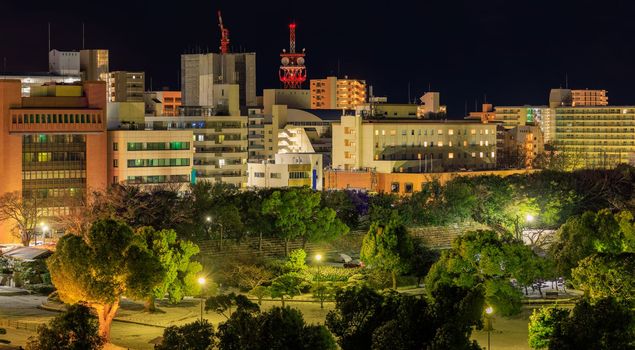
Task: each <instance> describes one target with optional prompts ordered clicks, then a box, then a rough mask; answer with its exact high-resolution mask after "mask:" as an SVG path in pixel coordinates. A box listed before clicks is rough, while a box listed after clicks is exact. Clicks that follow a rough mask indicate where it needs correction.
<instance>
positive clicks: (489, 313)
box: [485, 306, 494, 350]
mask: <svg viewBox="0 0 635 350" xmlns="http://www.w3.org/2000/svg"><path fill="white" fill-rule="evenodd" d="M493 313H494V309H493V308H492V307H491V306H488V307H487V308H485V320H486V321H487V324H486V327H487V350H490V334H491V333H492V314H493Z"/></svg>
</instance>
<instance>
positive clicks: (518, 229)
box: [515, 214, 536, 242]
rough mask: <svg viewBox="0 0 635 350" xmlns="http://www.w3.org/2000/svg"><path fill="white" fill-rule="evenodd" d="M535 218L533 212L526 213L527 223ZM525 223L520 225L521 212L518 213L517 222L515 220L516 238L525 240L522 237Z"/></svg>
mask: <svg viewBox="0 0 635 350" xmlns="http://www.w3.org/2000/svg"><path fill="white" fill-rule="evenodd" d="M534 220H536V217H535V216H533V215H532V214H526V215H525V223H531V222H533V221H534ZM523 228H524V225H523V227H521V225H520V214H517V215H516V222H515V229H516V239H517V240H519V241H521V242H522V241H523V239H522V231H523Z"/></svg>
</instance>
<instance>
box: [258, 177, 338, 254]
mask: <svg viewBox="0 0 635 350" xmlns="http://www.w3.org/2000/svg"><path fill="white" fill-rule="evenodd" d="M320 196H321V195H320V193H319V192H313V191H311V190H310V189H308V188H291V189H288V190H286V191H284V192H281V191H275V192H273V193H272V194H271V196H270V197H269V198H267V199H266V200H265V201H264V202H263V204H262V212H263V214H267V215H271V216H272V217H273V218H274V227H275V229H276V230H277V231H278V236H279V237H280V238H282V239H283V240H284V247H285V255H288V254H289V241H290V240H292V239H296V238H302V240H303V244H305V243H306V242H319V241H330V240H332V239H334V238H336V237H338V236H340V235H344V234H346V233H348V230H349V229H348V227H347V226H346V225H344V223H342V221H340V219H338V218H337V217H336V213H335V211H334V210H333V209H330V208H321V207H320Z"/></svg>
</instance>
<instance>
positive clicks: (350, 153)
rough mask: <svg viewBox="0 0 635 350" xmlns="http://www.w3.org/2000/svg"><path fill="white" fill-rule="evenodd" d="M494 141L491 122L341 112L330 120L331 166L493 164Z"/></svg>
mask: <svg viewBox="0 0 635 350" xmlns="http://www.w3.org/2000/svg"><path fill="white" fill-rule="evenodd" d="M496 142H497V140H496V124H492V123H482V122H480V121H462V120H459V121H449V120H448V121H430V120H422V119H372V120H371V119H363V118H362V116H361V115H360V114H358V115H355V116H342V117H341V121H340V122H338V123H334V124H333V165H332V167H333V168H334V169H343V170H355V169H367V168H370V169H375V171H377V172H380V173H392V172H410V173H412V172H439V171H450V170H461V169H464V170H469V169H493V168H495V167H496V157H497V155H496Z"/></svg>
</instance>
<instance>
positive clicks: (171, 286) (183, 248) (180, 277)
mask: <svg viewBox="0 0 635 350" xmlns="http://www.w3.org/2000/svg"><path fill="white" fill-rule="evenodd" d="M137 236H138V238H139V239H140V240H141V245H142V246H144V245H145V247H147V250H148V252H149V253H150V254H152V255H153V256H155V257H156V258H157V259H158V260H159V261H160V262H161V265H162V267H163V270H164V271H165V274H164V275H163V276H164V278H163V281H162V283H161V284H160V285H158V286H157V287H155V288H154V289H153V290H152V292H151V294H149V295H148V296H147V297H146V302H145V308H146V310H147V311H151V312H152V311H155V309H156V307H155V299H156V298H163V297H165V296H166V295H167V296H168V299H169V301H170V302H172V303H176V302H179V301H181V300H182V299H183V297H184V296H185V295H197V294H198V293H199V290H200V285H199V284H198V283H196V279H197V278H198V274H199V272H200V271H201V270H202V269H203V267H202V266H201V264H200V263H199V262H196V261H192V257H193V256H194V255H196V254H198V252H199V248H198V246H197V245H196V244H194V243H192V242H189V241H185V240H180V239H178V238H177V234H176V231H174V230H158V231H157V230H155V229H154V228H152V227H149V226H146V227H142V228H140V229H138V230H137Z"/></svg>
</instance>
